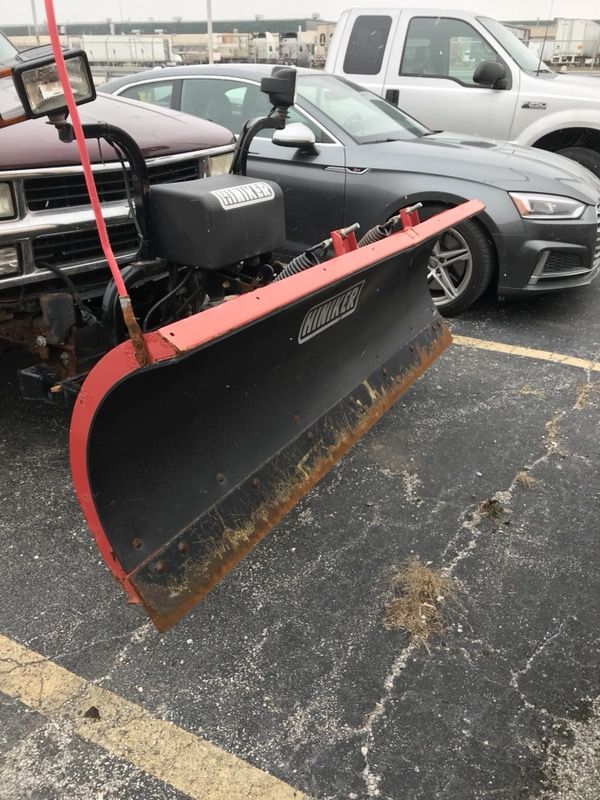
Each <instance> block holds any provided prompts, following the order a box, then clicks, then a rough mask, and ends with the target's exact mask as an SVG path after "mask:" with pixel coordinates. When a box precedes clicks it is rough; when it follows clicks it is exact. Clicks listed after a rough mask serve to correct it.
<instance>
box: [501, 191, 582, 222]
mask: <svg viewBox="0 0 600 800" xmlns="http://www.w3.org/2000/svg"><path fill="white" fill-rule="evenodd" d="M509 195H510V197H511V199H512V201H513V203H514V204H515V206H516V207H517V211H518V212H519V214H520V215H521V216H522V217H523V219H579V218H580V217H581V216H582V214H583V212H584V211H585V208H586V204H585V203H581V202H579V200H573V198H572V197H559V196H558V195H554V194H529V193H528V192H509Z"/></svg>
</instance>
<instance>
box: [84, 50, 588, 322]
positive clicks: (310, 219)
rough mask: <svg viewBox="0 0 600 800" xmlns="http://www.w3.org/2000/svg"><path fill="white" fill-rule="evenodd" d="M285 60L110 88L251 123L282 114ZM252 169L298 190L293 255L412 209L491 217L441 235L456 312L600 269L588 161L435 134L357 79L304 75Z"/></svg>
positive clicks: (440, 287) (291, 192)
mask: <svg viewBox="0 0 600 800" xmlns="http://www.w3.org/2000/svg"><path fill="white" fill-rule="evenodd" d="M270 71H271V67H270V66H268V65H261V64H241V65H240V64H221V65H212V66H210V65H206V66H189V67H174V68H167V69H163V70H160V71H159V70H153V71H150V72H143V73H137V74H134V75H129V76H127V77H124V78H120V79H117V80H114V81H111V82H110V83H108V84H105V85H104V86H102V87H100V90H101V91H104V92H112V93H115V94H120V95H124V96H126V97H129V98H133V99H137V100H141V101H144V102H149V103H154V104H156V105H161V106H165V107H168V108H175V109H178V110H181V111H184V112H187V113H190V114H194V115H196V116H199V117H204V118H206V119H210V120H213V121H214V122H218V123H219V124H220V125H224V126H225V127H228V128H230V129H231V130H232V131H235V132H237V131H239V130H240V128H241V127H242V125H243V123H244V122H245V121H246V120H248V119H249V118H252V117H255V116H260V115H262V114H264V113H265V111H267V110H268V108H267V100H266V97H265V95H264V94H262V93H261V92H260V90H259V83H260V79H261V77H263V76H265V75H268V74H270ZM248 172H249V174H251V175H255V176H257V177H265V178H270V179H272V180H276V181H277V182H278V183H279V184H280V185H281V187H282V188H283V190H284V192H285V196H286V218H287V252H288V253H290V254H296V253H298V252H299V251H301V250H303V249H304V248H305V247H307V246H310V245H312V244H314V243H315V242H316V241H318V240H319V239H320V238H322V237H323V235H324V233H325V232H327V231H329V230H333V229H335V228H340V227H342V226H345V225H349V224H352V223H354V222H359V223H360V225H361V228H362V229H363V230H367V229H368V228H370V227H371V226H373V225H375V224H377V223H380V222H383V221H384V220H385V219H386V218H387V217H388V216H390V215H392V214H393V213H394V212H395V211H396V210H397V209H398V208H400V207H402V206H406V205H409V204H413V203H416V202H421V203H423V209H422V212H421V218H426V217H428V216H431V215H432V214H434V213H436V212H437V211H439V210H440V209H442V208H444V207H448V206H451V205H454V204H456V203H458V202H461V201H463V200H466V199H471V198H474V197H476V198H478V199H480V200H482V201H483V202H484V203H485V205H486V211H485V212H484V213H483V214H482V215H481V216H480V217H479V218H477V219H476V220H470V221H468V222H464V223H462V224H460V225H457V226H456V228H454V229H452V230H450V231H448V232H447V233H445V234H443V235H442V236H441V237H440V239H439V240H438V241H437V242H436V243H435V246H434V250H433V254H432V256H431V259H430V262H429V268H428V281H429V285H430V289H431V292H432V294H433V297H434V300H435V302H436V304H437V305H438V306H439V307H440V309H441V310H443V311H444V313H446V314H453V313H457V312H460V311H462V310H463V309H465V308H467V307H468V306H469V305H471V304H472V303H473V302H474V301H475V300H477V298H479V297H480V296H481V295H482V294H483V292H484V291H485V290H486V289H487V288H488V287H493V288H494V290H495V291H497V293H498V294H501V295H509V294H529V293H536V292H546V291H551V290H563V289H567V288H570V287H574V286H583V285H586V284H589V283H590V282H591V281H592V280H593V279H594V278H595V277H596V275H597V274H598V272H600V180H598V178H596V177H595V176H594V175H592V173H590V172H588V171H587V170H586V169H585V168H583V167H581V166H580V165H579V164H576V163H574V162H573V161H569V160H567V159H565V158H562V157H560V156H556V155H554V154H552V153H548V152H545V151H541V150H534V149H532V148H524V147H517V146H515V145H511V144H508V143H499V142H493V141H489V140H485V139H479V138H477V137H468V136H464V135H459V134H451V133H444V132H441V131H431V130H429V129H428V128H426V127H424V126H423V125H421V124H420V123H419V122H417V121H416V120H414V119H412V118H411V117H409V116H408V115H406V114H404V113H403V112H402V111H400V110H399V109H398V108H396V107H395V106H393V105H390V104H388V103H387V102H386V101H385V100H383V99H381V98H380V97H378V96H376V95H374V94H372V93H371V92H369V91H367V90H365V89H362V88H361V87H359V86H357V85H356V84H353V83H350V82H349V81H346V80H344V79H343V78H339V77H335V76H333V75H329V74H326V73H322V72H317V71H313V70H298V80H297V102H296V106H295V107H294V109H293V110H292V112H291V114H290V124H289V125H288V127H287V128H286V130H285V131H281V132H277V133H275V134H274V135H273V137H272V139H271V138H257V139H255V141H254V143H253V145H252V153H251V158H250V160H249V162H248Z"/></svg>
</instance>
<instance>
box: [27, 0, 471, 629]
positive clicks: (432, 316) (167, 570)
mask: <svg viewBox="0 0 600 800" xmlns="http://www.w3.org/2000/svg"><path fill="white" fill-rule="evenodd" d="M46 10H47V14H48V25H49V31H50V33H51V38H52V42H53V54H52V58H50V56H47V58H46V61H45V63H44V64H42V65H41V66H40V65H39V63H38V62H39V60H38V61H36V60H35V59H30V60H29V61H28V62H27V63H28V67H27V69H24V68H21V67H20V68H19V70H21V71H20V74H19V77H18V78H17V88H18V90H19V97H21V98H22V99H23V100H24V102H23V105H24V108H26V109H27V110H26V112H25V115H27V113H30V108H31V106H32V101H31V98H30V97H26V93H27V91H28V86H31V85H32V82H31V84H28V83H27V75H28V72H31V70H32V65H33V67H35V69H37V70H38V72H37V73H36V74H37V78H36V80H37V81H38V82H39V80H40V79H41V78H40V76H42V78H43V79H44V80H45V81H46V84H45V86H43V87H42V90H41V91H39V92H38V95H39V96H40V97H42V98H43V104H44V107H43V111H44V113H50V119H51V121H52V122H53V123H54V124H55V125H56V127H57V129H58V131H59V134H60V136H61V138H62V139H63V140H65V141H72V139H73V138H75V139H76V141H77V143H78V146H79V152H80V154H81V158H82V163H83V167H84V172H85V174H86V180H87V184H88V188H89V191H90V198H91V202H92V206H93V207H94V210H95V212H96V214H97V216H96V219H97V223H98V228H99V232H100V237H101V240H102V242H103V244H104V245H105V253H106V259H107V262H108V264H109V267H110V269H111V275H112V278H111V284H110V287H109V289H110V291H112V293H113V297H114V303H113V309H114V308H116V309H118V310H119V311H120V313H122V317H123V324H122V337H121V338H122V341H120V342H114V346H113V347H112V348H111V349H109V350H108V351H107V352H106V354H105V355H104V356H103V357H102V358H101V359H100V360H99V361H98V363H96V365H95V366H94V367H93V368H92V370H91V371H90V373H89V374H88V375H87V377H86V379H85V381H84V382H83V385H82V387H81V389H80V391H79V393H78V394H77V397H76V399H75V403H74V408H73V415H72V420H71V435H70V449H71V464H72V473H73V481H74V485H75V491H76V494H77V497H78V499H79V502H80V505H81V508H82V510H83V513H84V515H85V517H86V520H87V522H88V524H89V527H90V528H91V530H92V532H93V534H94V536H95V539H96V542H97V545H98V547H99V549H100V552H101V554H102V556H103V558H104V560H105V562H106V564H107V566H108V567H109V569H110V570H111V572H112V573H113V575H114V577H115V578H116V579H117V581H118V582H119V583H121V584H122V586H123V587H124V589H125V590H126V592H127V593H128V595H129V598H130V600H131V601H132V602H136V603H141V604H142V605H143V606H144V608H145V610H146V611H147V613H148V615H149V616H150V617H151V619H152V620H153V622H154V623H155V625H156V626H157V627H158V628H159V629H161V630H166V629H168V628H169V627H170V626H171V625H173V624H174V623H175V622H176V621H177V620H178V619H180V618H181V617H182V616H183V615H184V614H185V613H186V612H187V611H188V610H189V609H191V608H192V607H193V605H194V604H195V603H196V602H197V601H198V600H200V599H201V598H202V597H204V596H205V595H206V593H207V592H208V591H210V589H211V588H212V587H213V586H214V585H215V584H217V583H218V582H219V581H220V580H221V579H222V578H223V577H224V576H225V575H226V574H227V573H228V572H229V571H230V570H231V569H232V568H233V567H234V566H235V564H236V563H238V562H239V561H240V559H242V558H243V557H244V556H245V555H246V554H247V553H248V552H249V551H250V550H251V549H252V548H253V547H254V546H255V545H256V544H257V543H258V542H259V541H260V540H261V539H262V538H263V537H264V536H265V535H266V534H267V533H268V532H269V531H270V530H271V528H272V527H273V526H274V525H275V524H276V523H277V522H278V521H279V520H280V519H281V518H282V517H283V516H284V515H285V514H286V513H287V512H288V511H289V510H290V509H292V508H293V507H294V505H296V503H297V502H298V501H299V500H300V498H301V497H302V496H303V495H304V494H306V492H308V491H309V490H310V488H311V487H312V486H314V485H315V483H317V481H318V480H319V479H320V478H321V477H322V476H323V475H324V474H325V473H326V472H327V471H328V470H329V469H331V467H333V466H334V464H335V463H336V462H337V461H338V460H339V459H340V458H341V457H342V456H343V454H344V453H345V452H346V451H347V450H348V449H349V448H350V447H351V446H352V445H353V444H354V443H355V442H356V441H357V440H358V439H359V438H360V437H361V436H362V435H363V434H364V433H365V432H366V431H367V430H368V429H369V428H370V427H371V426H372V425H373V424H374V423H375V422H376V421H377V419H379V417H380V416H381V415H382V414H384V413H385V411H386V410H387V409H389V408H390V406H391V405H392V404H393V403H394V402H395V401H396V400H397V399H398V398H399V397H400V396H401V395H402V394H403V393H404V392H405V391H406V390H407V389H408V388H409V387H410V386H411V385H412V384H413V383H414V382H415V381H416V380H417V379H418V378H419V376H420V375H422V373H423V372H424V371H425V370H426V369H427V368H428V367H429V366H430V365H431V364H432V363H433V362H434V361H435V360H436V359H437V358H438V356H439V355H440V354H441V353H442V352H443V350H444V349H445V348H446V347H447V346H448V344H449V343H450V340H451V339H450V334H449V331H448V329H447V327H446V325H445V323H444V322H443V320H442V318H441V317H440V316H439V314H438V312H437V311H436V309H435V306H434V304H433V302H432V299H431V296H430V294H429V291H428V288H427V283H426V271H427V270H426V265H427V261H428V257H429V254H430V250H431V247H432V245H433V241H434V240H435V238H436V237H437V236H438V235H439V234H440V232H442V231H443V230H445V229H446V228H448V227H451V226H453V225H455V224H456V223H458V222H460V221H462V220H464V219H467V218H469V217H471V216H473V215H475V214H477V213H479V211H481V209H482V205H481V204H480V203H479V202H478V201H470V202H468V203H465V204H463V205H461V206H458V207H456V208H453V209H450V210H448V211H445V212H443V213H441V214H438V215H437V216H434V217H432V218H431V219H429V220H427V221H426V222H422V223H420V222H419V220H418V210H417V209H415V208H409V209H402V210H400V211H399V212H398V214H396V215H395V216H394V217H392V218H391V219H390V220H388V221H387V222H386V223H385V224H383V225H381V226H378V227H377V228H374V229H372V230H371V231H369V232H368V233H367V234H366V235H364V236H363V237H362V238H361V239H360V240H358V241H357V237H356V230H355V229H356V226H350V227H349V228H346V229H342V230H339V231H333V232H331V233H330V235H329V236H328V237H327V238H326V239H324V240H323V241H321V242H319V243H318V244H317V245H315V247H313V248H311V249H310V250H308V251H306V252H305V253H303V254H300V255H299V256H298V257H296V258H295V259H293V260H292V261H291V262H290V263H288V264H287V265H283V264H281V263H279V262H277V260H276V259H274V258H273V256H272V254H273V252H274V251H276V250H277V247H278V246H280V245H281V244H282V243H283V241H284V239H285V218H284V213H285V212H284V204H283V195H282V192H281V189H280V188H279V186H278V185H277V184H276V183H273V182H270V181H265V180H256V179H253V178H251V177H248V176H246V174H245V172H246V169H245V163H246V158H247V154H248V151H249V147H250V144H251V141H252V138H253V137H254V136H255V135H256V134H257V133H258V132H259V131H262V130H265V129H273V128H278V127H279V128H281V127H283V126H284V125H285V121H286V116H287V110H288V108H289V107H290V106H291V105H292V104H293V100H294V80H295V73H294V71H293V70H292V69H289V68H285V67H283V68H281V67H280V68H275V69H274V71H273V75H272V77H271V78H269V79H265V80H264V85H263V87H262V88H263V91H265V92H267V94H268V95H269V97H270V99H271V102H272V105H273V111H272V113H271V115H270V116H268V117H264V118H258V119H255V120H251V121H249V122H248V123H246V125H245V126H244V129H243V131H242V133H241V136H240V138H239V140H238V143H237V147H236V153H235V156H234V161H233V166H232V172H231V174H229V175H223V176H219V177H216V178H203V179H200V180H196V181H188V182H185V183H171V184H165V185H161V186H156V187H150V185H149V183H148V180H147V175H145V172H144V162H143V158H141V157H140V155H139V153H137V152H136V146H135V142H133V141H131V140H130V137H127V136H126V135H124V134H123V132H122V131H119V129H117V128H114V127H112V126H111V127H110V129H108V126H105V127H102V125H100V124H99V125H97V126H87V129H85V128H86V126H83V127H82V126H81V125H80V124H78V116H77V107H76V106H77V99H78V97H80V98H82V100H83V101H87V99H89V96H90V94H91V95H92V96H93V87H91V88H90V87H88V88H86V87H85V86H82V85H80V86H79V89H78V91H77V92H76V96H74V95H73V91H72V88H71V84H72V83H73V76H75V77H76V79H77V80H78V81H79V82H80V84H82V83H84V78H85V75H86V70H85V57H84V54H82V53H81V52H75V53H74V54H73V53H66V54H63V52H62V51H61V49H60V45H59V40H58V35H57V33H56V27H55V21H54V16H53V9H52V3H51V0H46ZM65 56H66V61H65ZM42 60H43V59H42ZM76 60H78V61H79V63H80V67H78V68H77V69H76V68H75V67H71V68H70V69H69V65H70V64H73V63H74V62H75V61H76ZM36 65H37V66H36ZM44 70H46V73H48V74H50V78H48V75H47V74H46V73H44ZM53 70H57V75H58V77H59V78H60V83H59V82H58V80H57V77H56V74H55V73H53V72H52V71H53ZM38 88H39V87H38ZM48 105H50V106H51V108H50V112H48ZM67 112H68V113H69V115H70V122H67ZM97 136H103V137H104V138H106V139H108V140H109V141H110V142H111V143H112V144H113V146H115V147H117V148H119V149H120V151H121V152H122V153H123V156H124V158H125V159H126V160H127V162H128V164H129V166H130V169H131V171H132V180H133V195H134V203H133V211H132V213H134V214H135V216H136V220H137V223H138V225H139V228H140V231H141V232H142V246H141V252H140V256H139V259H138V261H137V262H136V263H134V264H133V265H131V266H130V267H129V268H128V270H127V273H126V274H125V272H126V271H125V270H120V268H119V267H118V266H117V264H116V262H114V259H111V250H110V242H109V241H108V237H107V235H106V231H105V229H104V228H103V220H102V213H101V207H100V203H99V201H98V198H97V195H95V192H94V181H93V175H92V172H91V169H90V168H89V163H88V164H87V165H86V148H85V138H86V137H87V138H89V137H97ZM160 270H163V271H164V272H165V273H166V274H167V275H168V276H169V281H168V287H169V288H168V290H166V291H165V294H164V295H163V296H162V297H159V299H158V300H155V299H154V298H153V300H154V302H153V303H152V305H150V307H148V304H146V306H145V307H144V311H143V313H140V312H139V310H138V309H137V308H136V304H135V303H134V302H132V297H131V296H130V294H129V291H130V289H131V287H135V286H136V285H138V284H137V283H136V280H137V278H138V277H139V276H146V275H148V274H149V273H150V274H152V273H153V271H154V272H158V271H160ZM139 285H142V283H140V284H139ZM132 294H133V293H132ZM138 295H139V292H138ZM114 313H116V311H115V312H114Z"/></svg>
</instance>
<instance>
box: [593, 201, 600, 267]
mask: <svg viewBox="0 0 600 800" xmlns="http://www.w3.org/2000/svg"><path fill="white" fill-rule="evenodd" d="M596 218H597V220H598V225H597V227H596V248H595V250H594V258H593V259H592V261H593V263H594V267H600V203H598V205H597V206H596Z"/></svg>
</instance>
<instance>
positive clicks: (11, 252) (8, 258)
mask: <svg viewBox="0 0 600 800" xmlns="http://www.w3.org/2000/svg"><path fill="white" fill-rule="evenodd" d="M20 269H21V265H20V264H19V251H18V249H17V248H16V247H0V275H15V274H16V273H17V272H19V270H20Z"/></svg>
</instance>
